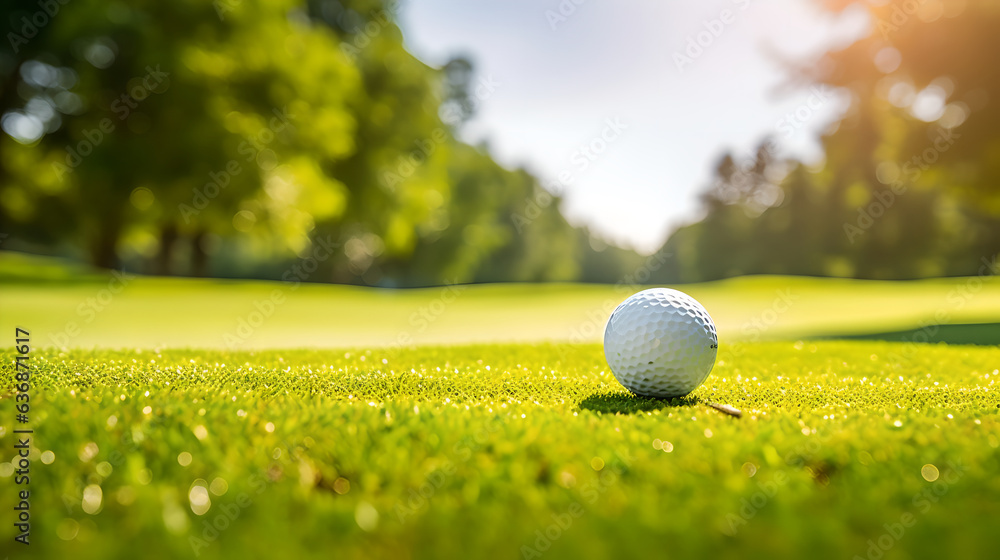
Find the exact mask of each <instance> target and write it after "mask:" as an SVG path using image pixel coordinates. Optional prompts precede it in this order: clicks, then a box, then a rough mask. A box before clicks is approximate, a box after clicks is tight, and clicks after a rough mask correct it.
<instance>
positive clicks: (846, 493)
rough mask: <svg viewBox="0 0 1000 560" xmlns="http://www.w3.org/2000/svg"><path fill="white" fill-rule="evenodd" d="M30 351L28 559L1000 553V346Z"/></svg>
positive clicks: (7, 384) (5, 477)
mask: <svg viewBox="0 0 1000 560" xmlns="http://www.w3.org/2000/svg"><path fill="white" fill-rule="evenodd" d="M2 356H3V363H4V366H3V367H4V376H3V379H4V382H3V383H4V385H3V392H4V394H5V395H8V396H9V395H10V392H11V389H12V384H11V381H10V379H11V371H10V366H9V364H10V363H11V362H12V360H13V353H12V352H11V351H9V350H8V351H5V352H4V353H3V354H2ZM34 360H35V373H34V376H35V377H34V388H33V389H32V391H33V395H34V397H33V398H34V401H33V409H32V410H33V411H34V415H33V420H32V427H33V428H34V429H35V431H36V436H35V444H36V447H35V448H34V449H32V452H31V453H32V460H33V463H32V464H33V466H32V488H33V489H34V490H33V492H34V494H33V495H34V496H35V498H34V500H33V503H32V512H33V513H32V515H33V521H34V524H33V527H34V529H33V536H32V538H33V541H34V544H32V545H31V549H30V550H31V553H32V556H33V557H37V558H41V557H45V558H68V557H72V558H80V559H86V558H95V559H96V558H135V557H137V555H139V556H141V557H143V558H177V557H190V556H193V555H194V554H195V552H197V553H198V555H199V556H200V557H201V558H257V557H264V556H268V557H276V556H277V557H287V558H330V557H336V558H372V557H384V558H410V557H412V558H475V557H487V558H522V557H525V556H527V557H536V556H534V554H535V552H537V553H539V554H541V557H543V558H610V557H637V556H645V555H648V554H649V553H650V551H659V552H661V553H662V555H663V556H664V557H678V556H682V555H683V556H698V557H713V556H709V555H718V556H716V557H719V558H734V559H735V558H740V559H743V558H748V557H771V558H801V557H804V556H808V557H813V558H851V557H853V556H854V555H860V556H861V557H867V555H868V549H869V548H870V547H871V545H870V544H869V541H870V540H871V541H872V542H874V543H878V542H879V539H880V538H881V543H882V544H883V545H887V546H888V548H889V551H888V552H886V553H884V558H962V557H967V558H982V557H987V556H989V555H991V554H992V553H993V551H994V550H995V544H996V536H995V535H996V528H995V519H996V517H995V516H996V515H997V514H1000V480H998V478H997V477H996V472H998V470H1000V450H998V446H1000V440H998V427H1000V422H998V419H997V414H998V407H1000V396H998V394H997V388H996V381H997V378H998V376H1000V371H998V367H1000V350H998V349H996V348H983V347H955V346H953V347H947V346H927V345H924V346H915V345H912V344H901V343H885V342H833V341H818V342H809V341H806V342H771V343H758V344H746V345H740V344H735V345H734V344H729V345H723V347H722V349H721V350H720V357H719V362H718V365H717V367H716V369H715V371H714V373H713V375H712V376H711V377H710V378H709V380H708V381H707V382H706V384H705V385H704V386H703V387H701V388H700V389H699V390H697V391H696V392H695V393H694V394H693V395H691V396H690V397H689V398H686V399H683V400H681V401H675V402H662V401H656V400H646V399H639V398H635V397H632V396H630V395H628V394H627V393H625V392H624V391H623V389H621V387H620V386H618V385H617V383H616V382H615V381H614V379H613V378H612V377H611V376H610V374H609V372H608V370H607V366H606V365H605V363H604V359H603V355H602V352H601V349H600V346H599V345H596V344H588V345H508V346H504V345H479V346H451V347H422V348H419V349H412V350H401V351H385V350H381V351H379V350H351V351H343V350H341V351H326V350H324V351H262V352H253V353H251V352H243V353H225V352H221V351H190V350H169V351H161V352H156V351H150V350H142V351H136V350H130V351H81V350H74V351H71V352H68V353H58V352H56V351H52V350H46V351H39V352H36V354H35V358H34ZM147 392H148V393H147ZM4 401H5V406H4V410H5V411H8V412H6V413H5V414H4V416H3V418H2V420H0V426H3V427H2V428H0V430H2V431H3V433H4V448H5V449H6V450H8V451H6V452H5V457H9V456H10V451H9V450H10V449H11V446H10V443H11V442H12V434H11V430H12V428H15V427H16V425H14V424H13V423H12V414H13V413H12V412H10V406H9V405H10V401H9V398H6V397H5V398H4ZM707 401H714V402H720V403H728V404H732V405H734V406H736V407H739V408H741V409H742V410H743V412H744V416H743V417H742V418H739V419H737V418H733V417H730V416H726V415H723V414H720V413H718V412H716V411H714V410H712V409H709V408H708V407H706V406H705V404H704V403H705V402H707ZM11 471H12V467H11V465H10V463H4V464H2V465H0V475H2V477H0V481H2V486H3V488H2V489H0V490H2V491H3V492H5V494H10V493H12V492H13V484H12V480H11ZM199 513H200V515H199ZM904 516H906V517H904ZM903 521H905V522H906V525H904V524H903ZM212 524H216V526H217V527H220V528H222V529H221V530H217V529H212V528H209V527H210V526H211V525H212ZM0 527H2V529H0V538H2V542H4V543H11V542H12V541H11V538H12V531H13V529H12V527H11V525H10V524H9V523H6V522H5V523H3V524H2V525H0ZM900 531H901V532H900ZM890 532H891V533H892V534H890ZM546 533H547V534H548V536H546ZM12 546H13V545H7V544H5V545H4V550H5V551H8V550H11V548H12ZM18 546H20V545H18ZM876 546H877V544H876ZM523 547H529V548H523ZM542 549H545V550H542ZM13 552H19V551H17V550H14V551H13ZM5 553H6V552H5ZM21 554H23V552H22V553H21ZM873 557H874V556H873Z"/></svg>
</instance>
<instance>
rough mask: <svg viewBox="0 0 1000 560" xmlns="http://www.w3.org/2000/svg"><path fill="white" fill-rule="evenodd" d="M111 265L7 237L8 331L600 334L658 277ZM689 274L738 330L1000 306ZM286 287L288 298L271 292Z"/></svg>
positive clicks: (994, 310) (441, 339)
mask: <svg viewBox="0 0 1000 560" xmlns="http://www.w3.org/2000/svg"><path fill="white" fill-rule="evenodd" d="M111 278H112V277H111V276H109V275H108V274H105V273H101V272H92V271H87V270H86V269H82V268H74V267H72V266H70V265H67V264H66V263H65V262H62V261H59V260H55V259H46V258H41V257H35V256H30V255H24V254H20V253H12V252H3V251H0V310H3V313H0V332H12V331H13V330H14V327H15V326H21V327H25V328H27V329H29V330H30V331H31V332H32V334H33V339H34V343H35V344H36V345H48V346H53V345H55V346H59V347H68V348H93V347H100V348H123V347H125V348H136V347H143V348H164V347H171V348H176V347H193V348H226V349H230V350H247V349H259V350H264V349H275V348H302V347H326V348H331V347H332V348H343V347H350V346H355V347H374V346H410V345H417V344H456V343H457V344H468V343H473V342H481V343H496V342H514V341H516V342H540V341H575V342H599V341H600V340H601V336H602V334H603V329H604V323H605V321H606V320H607V317H608V316H609V315H610V313H611V311H612V310H613V309H614V307H615V306H616V305H618V303H620V302H621V301H623V300H624V299H625V298H626V297H628V296H629V295H631V294H632V293H634V292H637V291H639V290H640V289H642V288H644V287H646V286H638V285H620V286H612V285H593V284H591V285H587V284H498V285H474V286H457V287H450V288H449V287H444V288H428V289H419V290H382V289H373V288H361V287H355V286H332V285H320V284H291V283H281V282H236V281H218V280H198V279H181V278H157V277H145V276H137V277H129V278H127V282H126V283H125V285H124V286H121V285H120V283H117V282H115V283H111ZM680 288H681V289H682V290H683V291H685V292H687V293H689V294H691V295H692V296H693V297H695V298H696V299H698V300H699V301H700V302H702V303H703V304H704V305H705V307H706V308H707V309H708V310H709V312H710V313H711V314H712V318H713V319H714V321H715V323H716V325H717V326H718V328H719V333H720V334H721V336H722V337H723V338H724V339H726V340H736V339H742V340H775V339H779V340H780V339H786V340H787V339H792V340H796V339H800V338H805V337H819V336H838V337H839V336H843V335H852V336H873V335H874V336H876V337H879V338H881V335H880V333H886V332H893V331H908V330H913V329H919V332H912V333H904V335H906V336H910V337H911V338H910V340H917V341H920V340H925V339H930V338H933V337H934V336H936V334H935V333H937V332H938V331H941V330H943V329H941V328H939V327H941V326H944V327H945V328H946V329H947V328H948V327H952V326H955V328H961V329H964V330H963V332H962V333H961V334H960V335H959V337H960V338H962V340H961V341H963V342H972V341H978V340H984V341H991V340H993V339H995V338H996V334H995V333H996V332H997V327H996V324H995V322H996V320H997V318H998V317H1000V279H998V278H995V277H972V278H949V279H932V280H920V281H913V282H872V281H858V280H845V279H831V278H804V277H790V276H756V277H744V278H735V279H732V280H725V281H720V282H709V283H704V284H688V285H684V286H680ZM112 289H113V290H115V291H114V292H112V291H111V290H112ZM275 292H277V294H278V296H277V297H278V299H279V300H280V302H279V303H273V302H272V301H271V300H272V297H273V296H274V294H275ZM260 310H263V314H262V313H261V311H260ZM255 314H256V315H255ZM261 315H266V317H262V316H261ZM991 323H992V324H991ZM242 324H246V325H251V324H252V325H253V326H252V328H249V327H241V325H242ZM928 325H930V327H929V328H928V327H927V326H928ZM241 328H242V329H243V330H241ZM949 332H954V329H951V330H949ZM244 335H245V336H244Z"/></svg>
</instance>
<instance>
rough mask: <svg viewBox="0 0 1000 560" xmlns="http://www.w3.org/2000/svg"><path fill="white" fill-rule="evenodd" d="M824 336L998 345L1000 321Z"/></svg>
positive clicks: (828, 337) (827, 337)
mask: <svg viewBox="0 0 1000 560" xmlns="http://www.w3.org/2000/svg"><path fill="white" fill-rule="evenodd" d="M822 338H826V339H832V338H841V339H845V340H887V341H893V342H911V343H915V344H923V343H939V342H943V343H945V344H978V345H981V346H996V345H998V344H1000V323H976V324H962V325H935V324H930V325H927V326H924V327H920V328H916V329H907V330H902V331H893V332H883V333H867V334H848V335H842V336H826V337H822Z"/></svg>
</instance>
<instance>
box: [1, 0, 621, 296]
mask: <svg viewBox="0 0 1000 560" xmlns="http://www.w3.org/2000/svg"><path fill="white" fill-rule="evenodd" d="M397 8H398V5H397V4H396V3H394V2H383V1H382V0H352V1H345V2H316V1H310V2H301V1H296V0H245V1H241V2H231V1H228V0H219V1H217V2H213V3H209V2H193V1H181V2H167V3H164V2H159V3H157V2H148V1H141V0H135V1H132V2H126V3H118V4H115V5H114V6H113V7H111V8H108V7H107V6H106V5H105V3H104V2H98V1H96V0H78V1H77V0H74V2H71V3H67V4H65V5H62V4H60V11H59V13H58V14H56V15H55V16H53V17H49V18H47V24H46V25H45V26H42V27H43V28H42V29H41V30H40V31H39V32H38V33H37V34H36V35H33V36H32V37H31V38H30V40H29V41H28V42H27V43H26V44H25V45H17V48H16V49H15V50H14V52H5V53H3V55H2V57H0V78H2V80H0V112H2V113H3V115H4V116H3V119H4V123H5V124H4V130H5V131H6V132H7V134H6V135H4V136H3V137H2V138H0V217H2V219H3V221H4V223H5V224H9V226H8V227H7V229H6V231H9V232H10V233H11V234H12V238H11V240H10V243H11V244H12V245H13V246H14V247H17V248H20V249H25V250H32V251H40V252H47V253H53V254H68V255H72V256H77V257H79V256H81V254H82V255H84V256H85V258H86V259H87V260H89V261H90V262H91V263H93V264H96V265H98V266H102V267H106V268H109V267H113V266H118V265H121V264H122V263H125V264H127V265H129V267H130V268H133V269H140V270H144V271H149V272H155V273H159V274H171V273H184V274H193V275H199V276H204V275H215V276H245V275H252V276H258V277H265V278H280V277H281V275H282V274H283V273H284V271H285V270H286V268H287V267H288V266H289V265H290V264H291V263H292V261H293V260H294V259H295V258H296V257H297V256H301V255H304V254H308V253H310V252H311V251H312V250H313V249H314V248H316V247H317V246H319V245H320V243H321V241H326V242H327V243H328V244H334V245H336V247H337V250H336V251H334V252H333V254H332V255H330V256H329V257H328V258H327V259H325V260H324V261H323V263H321V265H320V266H319V267H318V268H317V269H316V270H315V271H314V272H312V274H311V276H310V278H309V280H313V281H336V282H343V283H367V284H381V285H389V286H391V285H427V284H440V283H442V282H446V281H451V282H455V281H461V282H466V281H472V280H478V281H503V280H514V281H529V280H573V279H580V269H579V266H578V260H579V259H582V258H586V256H587V254H589V252H592V251H589V250H587V248H586V246H581V247H582V248H583V249H584V252H583V253H579V250H580V249H581V247H577V246H576V239H577V237H578V236H579V235H580V234H581V233H580V231H578V230H576V229H574V228H572V227H571V226H570V225H569V224H567V223H566V222H565V220H564V219H563V218H562V216H561V215H560V214H559V212H558V203H557V202H556V203H554V204H552V205H551V206H549V207H547V208H545V209H544V211H542V212H541V215H539V216H537V217H533V218H532V220H531V223H530V224H528V226H527V227H526V228H524V229H522V228H520V227H518V224H516V223H515V221H514V220H513V219H512V217H513V216H514V215H515V214H519V213H523V212H524V208H525V206H526V205H527V204H528V203H529V202H530V201H531V200H532V197H534V196H535V195H536V191H537V189H538V187H537V182H536V180H535V179H534V178H533V177H531V176H530V175H528V174H527V173H526V172H524V171H521V170H515V171H511V170H506V169H503V168H501V167H500V166H499V165H497V164H496V163H495V162H494V161H493V160H492V159H491V158H490V156H489V154H487V153H485V152H484V151H481V150H477V149H474V148H473V147H471V146H467V145H464V144H462V143H461V142H459V141H457V140H456V139H455V136H454V131H455V130H456V129H457V128H458V127H460V126H461V124H462V122H463V121H464V120H466V119H467V118H469V117H470V116H471V115H472V114H473V113H474V111H475V108H476V104H477V102H478V100H476V99H474V98H473V97H474V96H473V94H472V91H471V88H472V80H473V79H474V78H475V72H474V66H473V64H472V62H471V61H469V60H467V59H465V58H456V59H454V60H452V61H450V62H449V63H448V64H446V65H445V66H444V68H442V69H436V68H431V67H429V66H427V65H426V64H424V63H423V62H421V61H419V60H417V59H416V58H415V57H414V56H413V55H411V54H410V53H409V52H407V51H406V50H405V49H404V48H403V42H402V34H401V32H400V30H399V28H398V27H397V25H396V22H395V17H396V14H395V10H396V9H397ZM36 9H37V5H36V4H35V3H32V2H16V3H13V4H5V6H4V8H2V9H0V15H2V16H5V17H3V18H0V21H4V20H5V21H9V22H11V23H12V25H13V26H14V27H13V28H15V29H19V27H18V22H19V21H20V20H19V18H21V17H25V16H27V17H29V19H30V16H31V15H32V14H33V12H34V11H36ZM177 30H184V32H178V31H177ZM144 80H146V81H144ZM546 196H548V195H546ZM550 198H551V197H550ZM619 272H620V271H619ZM606 275H607V274H605V276H606Z"/></svg>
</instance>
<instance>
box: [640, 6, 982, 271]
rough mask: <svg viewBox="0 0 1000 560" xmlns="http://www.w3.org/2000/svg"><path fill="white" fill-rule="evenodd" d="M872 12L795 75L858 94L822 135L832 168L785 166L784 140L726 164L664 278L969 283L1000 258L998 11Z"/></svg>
mask: <svg viewBox="0 0 1000 560" xmlns="http://www.w3.org/2000/svg"><path fill="white" fill-rule="evenodd" d="M853 3H855V2H844V1H840V0H837V1H833V2H826V4H828V5H830V6H831V7H833V8H836V9H840V8H843V7H845V6H846V5H848V4H853ZM864 5H865V7H866V9H868V10H869V12H870V14H871V17H872V21H873V28H872V32H871V35H870V36H868V37H865V38H863V39H861V40H859V41H857V42H856V43H854V44H853V45H851V46H849V47H848V48H845V49H842V50H836V51H832V52H829V53H827V54H826V55H824V56H823V57H821V59H820V60H819V61H817V62H816V63H815V64H809V65H804V66H803V67H801V68H794V69H793V74H795V77H796V78H799V79H803V80H806V81H809V82H812V83H815V84H817V85H820V86H822V87H824V88H827V89H826V91H827V92H828V94H827V96H828V97H830V98H833V97H834V96H835V95H844V96H847V97H846V98H847V99H848V100H849V106H848V108H847V110H846V111H845V112H844V114H843V116H842V117H841V118H840V120H839V122H837V123H835V124H834V126H833V127H831V128H832V132H829V133H828V134H826V135H824V136H823V137H822V138H821V142H822V146H823V149H824V153H825V161H824V162H823V164H822V166H821V168H819V169H807V168H805V167H803V166H802V165H800V164H798V163H796V162H781V161H774V160H773V157H772V156H773V149H772V148H773V144H772V143H771V142H770V141H768V142H765V143H763V144H762V147H761V149H760V150H759V151H758V154H757V155H756V157H755V158H753V159H752V160H751V161H748V162H734V161H733V160H732V159H731V158H730V157H729V156H726V157H724V158H722V160H721V161H720V164H719V168H718V170H717V173H716V178H715V181H714V182H713V184H711V185H709V188H708V189H707V190H706V193H705V200H706V210H707V212H706V214H707V215H706V217H705V218H704V219H703V220H701V221H700V222H698V223H696V224H692V225H690V226H688V227H685V228H681V229H680V230H679V231H677V232H676V233H675V234H674V235H673V237H672V238H671V239H670V240H669V241H668V243H667V246H666V249H665V250H667V251H672V252H674V253H676V254H678V255H679V260H678V261H677V262H675V263H673V266H672V267H671V268H670V269H669V270H667V271H666V272H665V274H664V275H661V277H660V278H658V280H659V281H661V282H665V281H703V280H712V279H717V278H724V277H729V276H735V275H739V274H808V275H822V276H844V277H853V278H878V279H910V278H924V277H929V276H961V275H972V274H976V273H977V270H978V269H979V268H980V266H981V260H982V259H983V258H986V259H989V258H990V257H991V256H992V255H995V254H997V253H998V252H1000V190H998V188H997V185H998V184H1000V172H998V169H1000V168H998V167H997V158H996V157H995V154H996V153H997V150H998V149H1000V137H998V136H997V134H996V130H995V127H994V125H993V123H995V122H996V120H997V117H998V115H997V113H996V112H997V111H998V106H997V104H996V103H989V102H987V100H989V99H996V98H998V97H1000V74H998V72H997V69H996V68H995V66H996V65H993V64H991V63H989V62H988V61H987V60H986V58H984V56H983V54H982V53H987V52H994V51H996V50H997V48H998V47H1000V45H998V39H997V34H996V32H995V30H996V29H997V27H998V26H1000V10H998V8H997V4H996V3H995V2H969V3H964V2H963V3H948V2H945V3H942V2H926V3H924V2H920V3H905V2H887V3H883V4H882V5H879V6H875V5H873V4H872V3H865V4H864ZM835 92H837V93H835ZM769 170H770V172H768V171H769ZM782 177H783V178H782ZM762 194H763V195H766V196H764V197H763V199H762V198H761V195H762ZM773 194H777V195H778V196H773Z"/></svg>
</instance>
